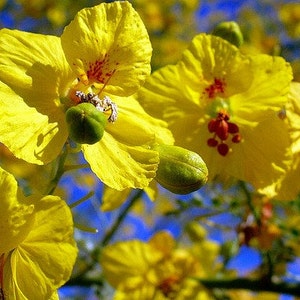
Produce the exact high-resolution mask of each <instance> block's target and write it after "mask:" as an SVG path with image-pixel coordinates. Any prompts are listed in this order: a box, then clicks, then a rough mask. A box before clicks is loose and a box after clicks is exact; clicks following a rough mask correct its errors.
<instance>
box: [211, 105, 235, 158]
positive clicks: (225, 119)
mask: <svg viewBox="0 0 300 300" xmlns="http://www.w3.org/2000/svg"><path fill="white" fill-rule="evenodd" d="M229 119H230V117H229V114H228V113H227V111H226V110H223V109H222V110H220V111H219V113H218V115H217V117H216V118H214V119H211V120H210V121H209V122H208V131H209V132H210V133H213V137H211V138H209V139H208V140H207V145H208V146H209V147H216V148H217V151H218V153H219V154H220V155H222V156H226V154H227V153H228V152H229V149H230V148H229V146H228V139H229V137H231V142H233V143H239V142H240V141H241V135H240V133H239V127H238V125H236V124H235V123H232V122H229Z"/></svg>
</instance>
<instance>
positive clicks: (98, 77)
mask: <svg viewBox="0 0 300 300" xmlns="http://www.w3.org/2000/svg"><path fill="white" fill-rule="evenodd" d="M117 65H118V63H117V62H111V61H110V58H109V55H108V54H105V55H104V57H103V59H98V60H96V61H94V62H90V63H89V64H88V70H87V72H86V75H87V77H88V79H89V82H98V83H103V84H107V82H108V81H109V79H110V78H111V77H112V75H113V74H114V73H115V71H116V66H117Z"/></svg>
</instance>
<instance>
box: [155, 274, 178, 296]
mask: <svg viewBox="0 0 300 300" xmlns="http://www.w3.org/2000/svg"><path fill="white" fill-rule="evenodd" d="M179 282H180V278H179V277H178V276H176V275H172V276H170V277H168V278H166V279H164V280H163V281H162V282H161V283H160V285H159V286H158V288H159V289H160V291H161V292H162V293H163V294H164V296H165V297H166V298H170V299H172V297H174V293H176V292H177V291H178V289H179Z"/></svg>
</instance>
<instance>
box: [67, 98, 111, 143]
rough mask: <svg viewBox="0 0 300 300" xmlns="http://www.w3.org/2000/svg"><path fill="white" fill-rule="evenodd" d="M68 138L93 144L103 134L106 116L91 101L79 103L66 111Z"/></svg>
mask: <svg viewBox="0 0 300 300" xmlns="http://www.w3.org/2000/svg"><path fill="white" fill-rule="evenodd" d="M66 121H67V124H68V129H69V136H70V138H71V139H72V140H73V141H75V142H76V143H79V144H95V143H96V142H98V141H100V140H101V138H102V136H103V134H104V128H105V124H106V122H107V118H106V116H105V115H104V114H103V113H102V112H100V111H99V110H97V109H96V107H95V106H94V105H93V104H91V103H80V104H78V105H76V106H72V107H70V108H69V109H68V110H67V112H66Z"/></svg>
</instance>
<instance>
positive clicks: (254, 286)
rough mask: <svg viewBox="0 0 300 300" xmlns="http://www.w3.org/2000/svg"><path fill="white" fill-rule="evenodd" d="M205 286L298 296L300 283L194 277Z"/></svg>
mask: <svg viewBox="0 0 300 300" xmlns="http://www.w3.org/2000/svg"><path fill="white" fill-rule="evenodd" d="M194 279H196V280H197V281H199V282H200V283H202V284H203V285H204V286H205V287H207V288H209V289H212V288H220V289H244V290H251V291H257V292H274V293H279V294H289V295H294V296H300V283H288V282H272V281H264V280H263V279H262V280H261V279H247V278H237V279H200V278H194Z"/></svg>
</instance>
